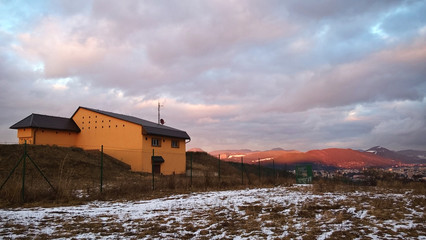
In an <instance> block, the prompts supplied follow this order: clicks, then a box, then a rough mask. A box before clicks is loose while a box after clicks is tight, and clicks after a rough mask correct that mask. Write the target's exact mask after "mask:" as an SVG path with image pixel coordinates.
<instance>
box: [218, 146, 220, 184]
mask: <svg viewBox="0 0 426 240" xmlns="http://www.w3.org/2000/svg"><path fill="white" fill-rule="evenodd" d="M218 159H219V160H218V163H219V169H218V175H219V185H220V154H219V157H218Z"/></svg>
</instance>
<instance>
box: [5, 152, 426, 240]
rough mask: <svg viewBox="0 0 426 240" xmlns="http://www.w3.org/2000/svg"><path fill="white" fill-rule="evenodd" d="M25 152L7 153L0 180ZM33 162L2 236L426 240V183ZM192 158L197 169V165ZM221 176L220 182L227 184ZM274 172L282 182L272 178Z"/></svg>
mask: <svg viewBox="0 0 426 240" xmlns="http://www.w3.org/2000/svg"><path fill="white" fill-rule="evenodd" d="M22 154H23V146H22V145H0V181H1V183H3V181H4V180H5V179H6V177H7V175H8V174H9V173H10V170H11V169H12V168H13V167H14V166H15V164H16V162H17V161H18V160H19V159H20V157H21V156H22ZM28 154H29V156H30V157H31V158H32V159H33V160H34V161H35V162H36V163H37V164H38V165H39V167H40V169H41V170H42V171H43V172H44V173H45V175H46V176H47V178H48V179H49V181H50V182H51V183H52V185H53V186H54V188H55V191H53V190H52V189H51V188H50V186H49V185H48V184H47V183H46V181H45V180H44V179H43V178H42V177H41V175H40V174H39V173H38V171H36V169H35V168H34V167H33V166H32V164H31V163H30V162H29V161H27V164H26V165H27V166H26V174H25V176H26V178H25V199H22V198H21V197H22V195H21V187H22V165H20V166H18V168H17V169H16V171H15V173H14V174H13V175H12V177H11V178H10V179H9V181H8V182H7V183H6V184H5V185H4V187H3V189H2V190H1V191H0V224H1V225H2V226H3V228H1V229H0V238H43V239H44V238H103V237H108V238H126V239H141V238H145V239H152V238H159V239H162V238H167V239H233V238H236V237H237V238H242V239H259V238H260V239H276V238H278V239H342V238H348V239H357V238H358V239H426V225H425V223H426V218H425V215H424V212H425V206H426V185H425V183H424V182H407V181H400V180H394V179H392V178H386V177H383V176H382V177H380V178H377V179H375V180H374V186H367V185H364V186H363V185H359V184H354V183H350V182H347V181H341V180H339V179H334V180H329V179H314V183H313V184H311V185H295V180H294V176H292V175H290V174H288V173H286V172H283V171H273V170H272V169H269V168H263V167H261V168H260V175H261V176H260V178H259V168H258V166H253V165H252V166H249V165H245V167H244V171H241V164H239V163H227V162H220V171H219V162H218V159H217V158H214V157H212V156H210V155H208V154H205V153H187V169H188V172H190V171H189V169H190V166H191V165H192V175H193V176H192V178H191V177H190V176H185V175H174V176H156V177H155V181H154V186H155V189H154V190H153V189H152V177H151V175H150V174H140V173H134V172H131V171H130V170H129V169H130V168H129V166H127V165H125V164H123V163H121V162H119V161H117V160H115V159H113V158H111V157H108V156H105V157H104V188H103V192H102V194H101V193H100V153H99V152H98V151H92V152H90V151H83V150H82V149H79V148H62V147H56V146H28ZM191 159H192V161H191ZM219 172H220V181H219ZM274 173H275V175H274Z"/></svg>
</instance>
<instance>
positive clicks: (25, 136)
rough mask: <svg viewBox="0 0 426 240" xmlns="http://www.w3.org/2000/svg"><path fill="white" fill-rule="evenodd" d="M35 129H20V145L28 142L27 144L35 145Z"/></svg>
mask: <svg viewBox="0 0 426 240" xmlns="http://www.w3.org/2000/svg"><path fill="white" fill-rule="evenodd" d="M33 131H34V130H33V129H32V128H20V129H18V134H17V135H18V139H19V144H24V143H25V141H27V144H34V139H33Z"/></svg>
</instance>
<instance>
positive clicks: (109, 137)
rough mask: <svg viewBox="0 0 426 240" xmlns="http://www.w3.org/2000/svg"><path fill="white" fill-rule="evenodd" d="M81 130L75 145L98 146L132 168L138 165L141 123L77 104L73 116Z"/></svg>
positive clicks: (140, 155) (137, 167)
mask: <svg viewBox="0 0 426 240" xmlns="http://www.w3.org/2000/svg"><path fill="white" fill-rule="evenodd" d="M73 120H74V122H75V123H76V124H77V125H78V127H79V128H80V130H81V132H80V133H79V136H78V137H77V141H76V146H77V147H81V148H83V149H99V150H100V149H101V145H103V147H104V153H106V154H108V155H111V156H112V157H114V158H117V159H118V160H120V161H122V162H125V163H127V164H129V165H130V166H131V168H132V171H145V169H143V167H142V127H141V126H140V125H137V124H134V123H129V122H126V121H123V120H120V119H116V118H112V117H109V116H105V115H103V114H99V113H95V112H92V111H89V110H87V109H84V108H80V109H79V110H78V111H77V112H76V113H75V114H74V116H73Z"/></svg>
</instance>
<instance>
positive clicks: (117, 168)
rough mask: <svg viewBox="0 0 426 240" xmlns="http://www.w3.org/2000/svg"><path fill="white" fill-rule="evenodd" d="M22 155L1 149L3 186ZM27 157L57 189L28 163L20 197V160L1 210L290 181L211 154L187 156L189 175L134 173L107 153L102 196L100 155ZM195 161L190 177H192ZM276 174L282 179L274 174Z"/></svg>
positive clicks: (54, 150) (46, 149)
mask: <svg viewBox="0 0 426 240" xmlns="http://www.w3.org/2000/svg"><path fill="white" fill-rule="evenodd" d="M23 153H24V146H23V145H0V184H3V183H4V182H5V180H6V178H7V177H8V176H9V173H11V170H12V169H13V168H14V166H15V165H16V164H17V163H18V161H19V160H20V159H21V157H22V156H23ZM27 153H28V155H29V156H30V158H31V159H32V160H34V162H35V163H36V164H37V165H38V166H39V168H40V169H41V171H42V172H43V173H44V175H45V176H46V177H47V179H48V180H49V182H50V183H51V184H52V185H53V187H54V190H53V189H52V188H51V187H50V186H49V184H48V183H47V182H46V181H45V179H44V178H43V177H42V175H41V174H40V173H39V172H38V171H37V169H36V168H35V167H34V165H33V164H32V163H31V161H30V160H29V159H28V158H27V159H26V169H25V192H24V199H22V193H21V188H22V171H23V162H21V163H20V164H19V165H18V166H17V168H16V169H15V171H14V172H13V174H12V175H11V177H10V178H9V180H8V181H7V182H6V183H5V185H4V187H3V188H2V189H1V190H0V206H1V205H3V206H4V205H10V204H16V203H21V202H39V201H46V202H60V203H67V202H70V203H72V202H79V201H87V200H93V199H120V198H125V199H134V198H151V197H156V196H158V195H164V194H173V193H180V192H188V191H207V190H215V189H229V188H233V189H235V188H241V187H247V186H260V185H271V184H284V183H286V182H287V180H286V179H283V178H282V177H280V178H276V177H275V178H274V177H273V176H274V171H273V170H272V169H269V168H266V167H261V168H260V173H261V178H260V179H259V168H258V167H257V166H252V165H247V164H245V165H244V169H243V171H242V170H241V164H240V163H229V162H224V161H221V163H220V182H219V169H218V167H219V162H218V159H217V158H215V157H212V156H211V155H209V154H207V153H202V152H188V153H187V175H172V176H160V175H159V176H155V179H154V191H153V184H152V175H151V174H147V173H137V172H131V171H130V166H128V165H126V164H124V163H122V162H120V161H118V160H116V159H114V158H112V157H110V156H108V155H106V154H104V157H103V160H104V162H103V192H102V194H100V175H101V170H100V162H101V161H100V159H101V155H100V154H101V153H100V152H99V151H85V150H83V149H81V148H75V147H71V148H67V147H58V146H38V145H27ZM191 159H192V178H191V174H190V173H191V171H190V169H191ZM275 175H276V176H284V175H285V174H283V172H280V171H275Z"/></svg>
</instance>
